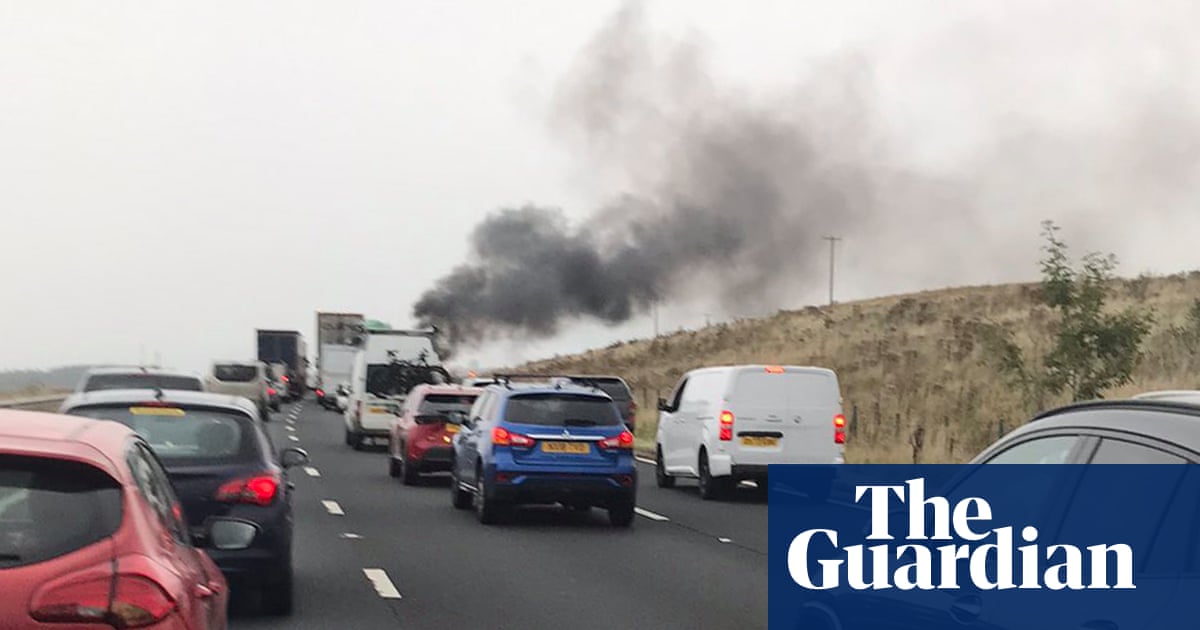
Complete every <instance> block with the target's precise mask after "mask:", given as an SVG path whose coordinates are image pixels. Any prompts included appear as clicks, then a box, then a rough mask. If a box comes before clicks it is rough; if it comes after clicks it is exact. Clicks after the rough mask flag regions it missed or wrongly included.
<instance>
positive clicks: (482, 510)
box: [474, 469, 500, 525]
mask: <svg viewBox="0 0 1200 630" xmlns="http://www.w3.org/2000/svg"><path fill="white" fill-rule="evenodd" d="M489 494H490V492H488V484H487V479H486V478H485V477H484V476H483V470H482V469H479V470H476V471H475V497H474V503H475V516H476V517H477V518H478V519H479V522H480V523H483V524H484V525H495V524H496V523H498V522H500V505H499V502H498V501H496V499H495V498H493V497H490V496H488V495H489Z"/></svg>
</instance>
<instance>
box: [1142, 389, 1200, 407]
mask: <svg viewBox="0 0 1200 630" xmlns="http://www.w3.org/2000/svg"><path fill="white" fill-rule="evenodd" d="M1133 399H1134V400H1171V401H1176V402H1184V403H1190V404H1194V405H1200V390H1195V389H1164V390H1159V391H1153V392H1144V393H1141V394H1138V395H1136V396H1134V397H1133Z"/></svg>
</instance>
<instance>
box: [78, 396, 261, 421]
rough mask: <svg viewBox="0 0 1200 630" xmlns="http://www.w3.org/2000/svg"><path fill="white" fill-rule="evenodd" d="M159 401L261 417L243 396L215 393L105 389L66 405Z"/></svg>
mask: <svg viewBox="0 0 1200 630" xmlns="http://www.w3.org/2000/svg"><path fill="white" fill-rule="evenodd" d="M150 400H159V401H161V402H164V403H172V404H177V405H184V406H195V407H211V408H217V409H227V410H230V411H242V412H245V413H246V414H248V415H249V416H250V417H251V418H257V417H258V409H257V407H255V406H254V403H253V402H251V401H250V400H249V399H247V398H245V397H243V396H230V395H228V394H214V393H212V392H193V391H185V390H177V389H163V390H155V389H105V390H99V391H94V392H81V393H78V394H72V395H71V396H69V397H67V400H66V401H64V402H63V405H62V409H63V411H64V412H66V411H68V410H70V409H75V408H78V407H90V406H93V405H121V404H134V403H139V402H146V401H150Z"/></svg>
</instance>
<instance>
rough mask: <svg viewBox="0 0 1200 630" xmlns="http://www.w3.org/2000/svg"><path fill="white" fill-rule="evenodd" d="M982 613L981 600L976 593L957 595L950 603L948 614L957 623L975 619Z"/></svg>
mask: <svg viewBox="0 0 1200 630" xmlns="http://www.w3.org/2000/svg"><path fill="white" fill-rule="evenodd" d="M981 614H983V600H981V599H979V596H978V595H967V596H966V597H959V598H958V599H956V600H954V603H953V604H951V605H950V616H951V617H954V619H955V620H956V621H958V622H959V623H968V622H971V621H975V620H976V619H978V618H979V615H981Z"/></svg>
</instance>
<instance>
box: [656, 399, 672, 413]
mask: <svg viewBox="0 0 1200 630" xmlns="http://www.w3.org/2000/svg"><path fill="white" fill-rule="evenodd" d="M658 410H659V411H670V410H671V405H670V404H669V403H667V399H666V398H659V399H658Z"/></svg>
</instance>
